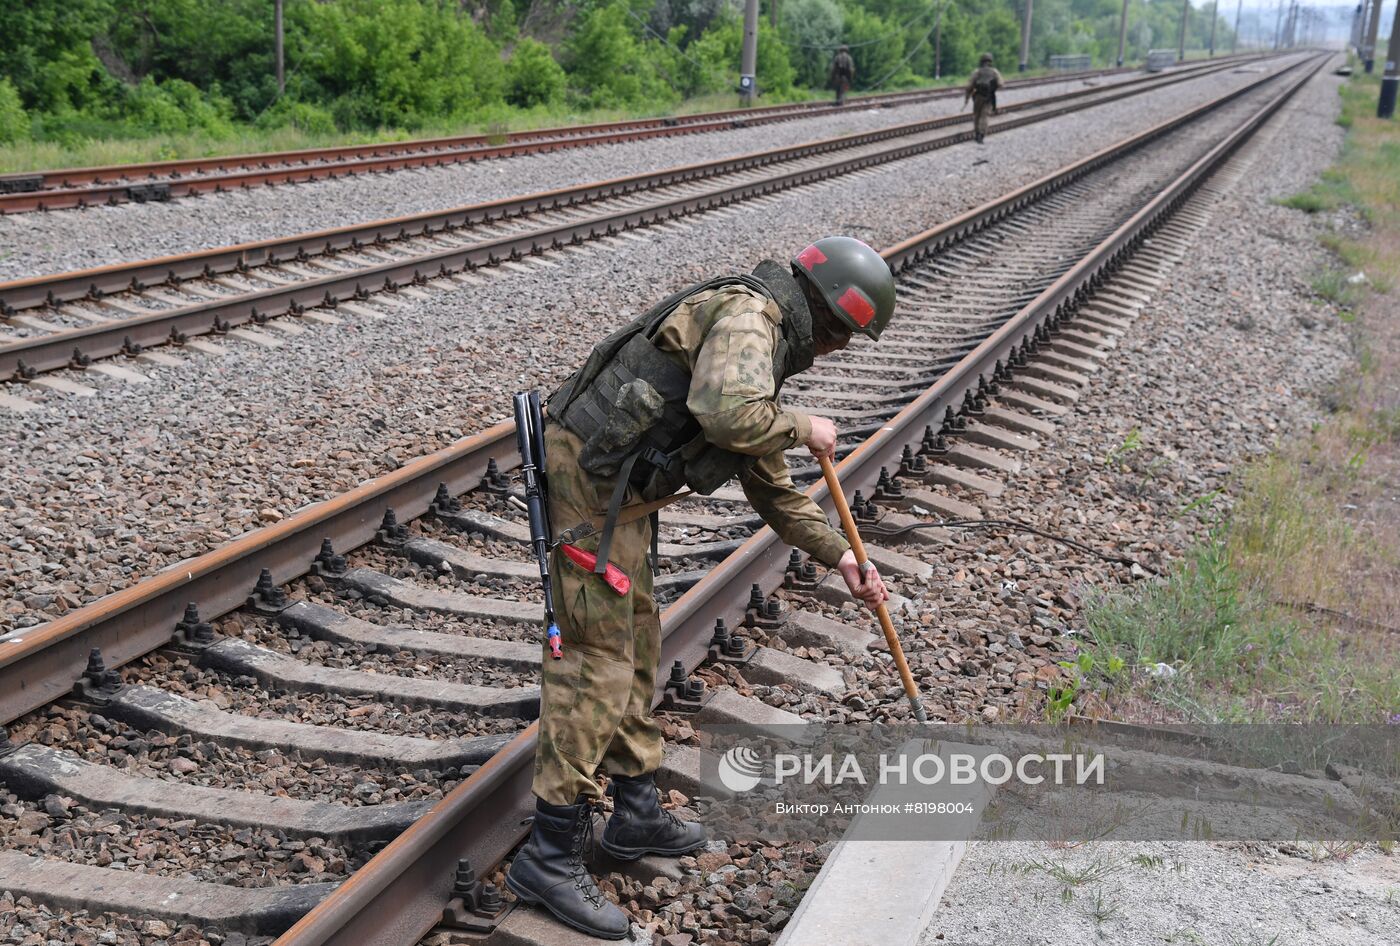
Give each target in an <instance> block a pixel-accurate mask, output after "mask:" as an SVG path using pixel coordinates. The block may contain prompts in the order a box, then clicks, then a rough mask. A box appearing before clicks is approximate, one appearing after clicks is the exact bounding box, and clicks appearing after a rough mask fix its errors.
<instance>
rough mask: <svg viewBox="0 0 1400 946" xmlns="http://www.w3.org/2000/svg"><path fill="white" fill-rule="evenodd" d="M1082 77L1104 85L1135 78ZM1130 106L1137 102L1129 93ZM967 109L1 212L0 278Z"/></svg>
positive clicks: (940, 103) (1040, 93)
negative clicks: (171, 197)
mask: <svg viewBox="0 0 1400 946" xmlns="http://www.w3.org/2000/svg"><path fill="white" fill-rule="evenodd" d="M1139 76H1140V73H1133V74H1130V75H1128V76H1126V77H1123V78H1102V79H1094V80H1090V81H1092V83H1093V87H1095V88H1101V89H1107V88H1110V87H1112V86H1113V85H1116V84H1119V83H1121V82H1124V81H1127V80H1129V79H1132V78H1137V77H1139ZM1237 78H1238V76H1237V75H1236V74H1235V73H1233V72H1232V71H1230V70H1226V71H1225V72H1224V73H1217V74H1215V75H1213V76H1211V77H1205V78H1202V79H1192V80H1190V81H1188V82H1185V83H1182V85H1183V86H1185V87H1186V88H1188V89H1193V90H1196V91H1195V92H1194V94H1196V95H1202V96H1204V95H1208V94H1209V90H1210V89H1213V88H1224V87H1225V84H1226V83H1227V82H1229V81H1234V80H1235V79H1237ZM1084 83H1085V80H1082V79H1079V80H1073V81H1068V82H1055V83H1049V84H1047V85H1041V86H1034V87H1032V88H1029V89H1023V90H1019V91H1014V90H1013V91H1008V92H1004V93H1002V94H1001V95H1000V96H999V99H1000V101H1001V102H1002V104H1007V105H1009V104H1013V103H1015V102H1022V101H1028V100H1031V99H1038V98H1043V97H1045V96H1048V95H1054V94H1056V93H1059V92H1069V91H1075V90H1078V89H1083V88H1086V86H1085V84H1084ZM1130 101H1139V100H1138V99H1132V100H1130ZM960 110H962V111H965V110H966V109H965V108H963V106H962V99H961V97H949V98H943V99H935V100H933V101H931V102H923V103H919V104H915V105H906V106H901V107H898V108H861V107H856V106H853V107H852V108H851V109H850V110H849V111H846V112H842V113H840V114H838V115H833V116H824V117H820V118H806V119H797V120H794V121H787V122H778V123H775V124H771V125H760V126H756V127H753V128H746V129H734V130H731V131H721V132H709V133H704V134H693V135H679V136H676V137H672V138H654V139H648V140H643V141H636V142H627V143H622V144H616V145H605V146H600V147H596V148H579V149H573V150H569V151H564V152H559V153H556V154H549V153H544V154H536V155H525V156H520V157H515V158H510V159H506V160H497V161H483V162H477V163H472V164H455V165H448V166H446V167H442V168H420V169H414V170H405V171H395V172H393V173H388V174H359V175H353V176H350V177H344V178H340V179H337V180H325V181H316V182H311V183H306V184H296V185H289V186H283V187H272V188H255V189H252V190H248V191H237V192H230V193H226V194H207V195H204V196H201V197H191V198H182V199H181V200H177V201H172V202H169V203H150V204H138V203H126V204H120V205H117V206H113V207H108V206H102V207H93V208H89V209H87V210H82V211H56V212H54V213H49V214H40V213H33V214H19V215H9V216H3V217H0V246H4V247H7V248H8V249H9V252H8V253H0V279H21V278H26V277H30V276H37V275H40V274H41V273H47V272H57V271H63V270H71V269H82V268H86V267H89V266H101V265H106V264H109V263H114V262H121V261H128V260H139V259H148V258H151V257H156V256H165V255H170V254H175V253H188V252H192V251H194V250H198V249H205V248H208V247H215V246H225V245H228V244H231V243H242V242H247V241H251V240H261V239H268V238H270V237H279V236H286V235H288V234H291V233H300V232H303V231H307V230H317V229H323V228H329V227H343V226H347V225H349V224H352V223H359V222H364V221H368V220H376V219H380V218H384V217H397V216H401V215H404V214H411V213H417V212H422V211H428V210H441V209H444V208H449V207H456V206H459V205H462V204H470V203H476V202H479V201H486V200H495V199H498V198H502V197H510V196H515V195H518V194H528V193H533V192H536V191H544V190H551V189H554V188H558V187H566V186H569V185H573V184H581V183H586V182H589V181H600V180H607V179H610V178H615V177H625V176H627V175H629V174H637V173H641V172H643V171H650V170H655V169H659V168H665V167H672V166H677V165H684V164H694V163H697V162H701V161H709V160H713V159H715V158H720V157H725V156H732V155H739V154H748V153H750V152H754V151H762V150H767V149H769V148H777V147H784V146H790V145H796V144H801V143H804V142H808V141H815V140H818V139H821V138H830V137H835V136H838V135H845V134H852V133H855V132H861V131H870V130H874V129H878V128H886V127H890V126H892V125H898V124H903V123H905V122H912V121H919V120H922V119H925V118H930V117H934V116H938V115H947V114H955V113H957V112H958V111H960Z"/></svg>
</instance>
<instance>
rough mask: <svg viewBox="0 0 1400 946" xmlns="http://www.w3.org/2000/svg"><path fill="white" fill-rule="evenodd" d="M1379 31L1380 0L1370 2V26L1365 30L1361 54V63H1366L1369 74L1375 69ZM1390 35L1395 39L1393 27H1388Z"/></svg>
mask: <svg viewBox="0 0 1400 946" xmlns="http://www.w3.org/2000/svg"><path fill="white" fill-rule="evenodd" d="M1380 31H1381V0H1371V25H1370V26H1368V27H1367V28H1366V45H1365V49H1364V50H1363V51H1362V53H1361V58H1362V61H1363V62H1365V63H1366V71H1367V72H1368V73H1369V72H1371V71H1372V70H1374V69H1375V65H1376V42H1377V40H1378V38H1379V34H1380ZM1390 35H1391V38H1392V39H1393V38H1394V37H1395V27H1394V26H1393V25H1392V26H1391V27H1390Z"/></svg>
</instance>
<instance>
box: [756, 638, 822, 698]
mask: <svg viewBox="0 0 1400 946" xmlns="http://www.w3.org/2000/svg"><path fill="white" fill-rule="evenodd" d="M739 672H740V673H741V674H743V676H744V679H745V680H748V681H749V682H750V683H761V684H763V685H764V686H781V685H783V684H787V685H788V686H791V687H794V688H796V689H798V690H803V691H807V692H812V693H825V694H827V695H828V696H833V695H835V694H837V693H841V692H843V691H845V689H846V678H845V677H843V676H841V671H839V670H837V669H836V668H835V667H832V666H830V665H829V664H823V663H817V662H816V661H815V660H805V659H803V658H801V657H794V656H793V655H792V654H789V653H788V652H786V651H782V650H774V649H773V648H772V647H759V648H758V652H757V653H756V654H754V655H753V659H752V660H750V661H749V662H748V663H746V664H744V665H743V666H742V667H740V668H739Z"/></svg>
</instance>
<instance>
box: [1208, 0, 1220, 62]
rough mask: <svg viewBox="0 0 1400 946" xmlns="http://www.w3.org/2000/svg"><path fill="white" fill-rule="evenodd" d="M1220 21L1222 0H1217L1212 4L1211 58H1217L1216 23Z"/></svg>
mask: <svg viewBox="0 0 1400 946" xmlns="http://www.w3.org/2000/svg"><path fill="white" fill-rule="evenodd" d="M1219 22H1220V0H1215V2H1214V3H1212V4H1211V5H1210V52H1209V54H1208V55H1209V58H1211V59H1214V58H1215V24H1216V23H1219Z"/></svg>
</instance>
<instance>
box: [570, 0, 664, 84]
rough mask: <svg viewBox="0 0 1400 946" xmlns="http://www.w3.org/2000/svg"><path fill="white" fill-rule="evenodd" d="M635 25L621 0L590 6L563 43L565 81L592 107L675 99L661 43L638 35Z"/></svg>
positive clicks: (636, 25) (637, 27) (637, 25)
mask: <svg viewBox="0 0 1400 946" xmlns="http://www.w3.org/2000/svg"><path fill="white" fill-rule="evenodd" d="M639 28H640V27H639V24H637V22H636V20H634V19H633V18H632V17H631V15H630V14H629V11H628V8H627V5H626V3H625V2H624V0H613V2H610V3H608V4H607V5H605V6H599V7H595V8H593V9H592V10H589V11H588V12H587V13H586V14H584V15H583V16H582V17H581V18H580V20H579V21H578V22H577V24H576V27H575V30H574V34H573V35H572V36H571V37H569V39H568V40H567V41H566V43H565V48H566V50H567V53H568V56H567V60H566V66H567V68H568V71H569V84H570V86H571V88H572V89H573V90H574V91H575V93H576V94H577V95H578V97H579V99H580V100H581V101H582V102H583V103H584V104H585V105H588V106H591V107H594V108H620V107H624V106H628V105H643V104H645V105H666V104H670V103H674V102H675V101H677V100H678V98H679V96H678V95H677V91H676V89H675V88H674V87H673V86H672V84H671V83H670V81H668V79H667V78H664V77H663V70H666V68H667V67H668V66H669V67H670V69H671V70H674V69H675V67H674V64H673V63H671V62H670V57H669V56H668V55H667V53H666V51H665V48H664V47H662V48H661V49H658V48H657V47H658V46H659V45H660V44H659V43H657V42H654V41H653V42H647V41H645V40H642V39H639V38H638V37H637V36H636V35H635V33H634V30H635V29H639Z"/></svg>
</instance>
